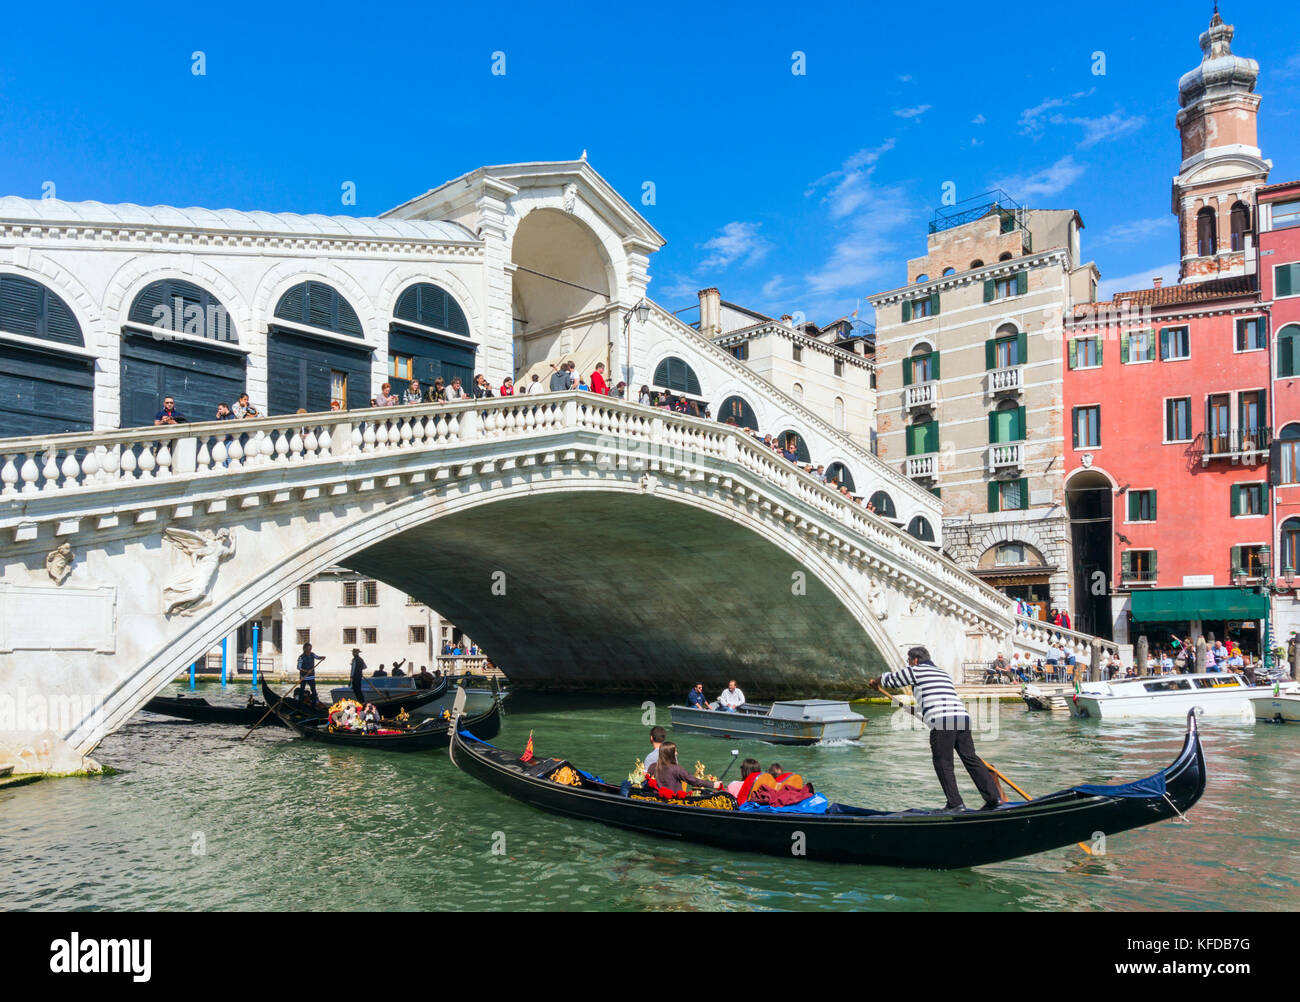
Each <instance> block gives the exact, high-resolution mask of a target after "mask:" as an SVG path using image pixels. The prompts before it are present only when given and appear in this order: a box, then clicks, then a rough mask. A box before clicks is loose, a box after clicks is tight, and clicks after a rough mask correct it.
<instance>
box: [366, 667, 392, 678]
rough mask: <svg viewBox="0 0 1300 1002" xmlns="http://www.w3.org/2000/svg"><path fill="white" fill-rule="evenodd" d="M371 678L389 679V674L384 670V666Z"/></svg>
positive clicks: (377, 669) (376, 670)
mask: <svg viewBox="0 0 1300 1002" xmlns="http://www.w3.org/2000/svg"><path fill="white" fill-rule="evenodd" d="M370 677H371V678H388V672H387V671H385V670H384V666H383V665H380V666H379V667H378V668H376V669H375V673H374V674H373V675H371V676H370Z"/></svg>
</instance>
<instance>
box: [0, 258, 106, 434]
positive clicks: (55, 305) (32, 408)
mask: <svg viewBox="0 0 1300 1002" xmlns="http://www.w3.org/2000/svg"><path fill="white" fill-rule="evenodd" d="M94 384H95V363H94V359H93V358H92V357H91V356H90V353H89V352H87V351H86V350H85V339H84V338H83V337H82V333H81V325H80V324H78V323H77V318H76V317H75V316H73V313H72V310H71V309H69V307H68V304H67V303H65V302H64V301H63V300H62V299H60V298H59V296H58V294H57V293H55V292H54V291H53V290H51V289H49V288H47V287H46V286H44V285H42V284H41V283H40V282H36V281H33V280H32V279H30V278H25V277H24V276H22V275H10V274H0V427H2V428H3V429H4V431H3V433H2V434H3V435H4V436H5V437H19V436H25V435H47V434H48V435H57V434H59V433H61V432H68V431H89V430H90V428H91V426H92V423H93V421H94V405H93V396H94Z"/></svg>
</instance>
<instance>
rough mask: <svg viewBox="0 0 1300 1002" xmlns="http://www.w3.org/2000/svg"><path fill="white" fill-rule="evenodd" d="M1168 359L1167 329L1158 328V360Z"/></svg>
mask: <svg viewBox="0 0 1300 1002" xmlns="http://www.w3.org/2000/svg"><path fill="white" fill-rule="evenodd" d="M1168 357H1169V328H1168V327H1161V328H1160V359H1161V361H1163V360H1165V359H1166V358H1168Z"/></svg>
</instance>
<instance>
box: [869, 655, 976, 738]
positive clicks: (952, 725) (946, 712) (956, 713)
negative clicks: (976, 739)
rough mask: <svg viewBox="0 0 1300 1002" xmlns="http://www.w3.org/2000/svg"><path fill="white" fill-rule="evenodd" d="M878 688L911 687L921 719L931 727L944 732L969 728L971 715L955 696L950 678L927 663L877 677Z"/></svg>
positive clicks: (955, 689) (959, 698) (940, 669)
mask: <svg viewBox="0 0 1300 1002" xmlns="http://www.w3.org/2000/svg"><path fill="white" fill-rule="evenodd" d="M880 684H881V685H882V686H884V687H885V688H886V689H900V688H902V687H903V686H905V685H910V686H911V687H912V692H913V694H914V695H915V696H916V701H917V703H919V704H920V710H921V716H922V718H924V720H925V722H926V723H927V724H929V725H930V726H931V727H935V728H939V729H943V730H960V729H962V728H966V727H970V714H969V713H967V712H966V705H965V704H964V703H963V702H962V701H961V697H960V696H958V695H957V687H956V686H955V685H953V683H952V676H951V675H949V674H948V673H947V672H946V671H944V670H943V669H942V668H938V667H936V666H935V665H934V664H932V663H931V662H929V661H924V662H922V663H921V664H919V665H915V666H909V667H907V668H900V669H899V670H898V671H891V672H886V673H885V674H884V675H881V676H880Z"/></svg>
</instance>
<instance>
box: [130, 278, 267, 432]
mask: <svg viewBox="0 0 1300 1002" xmlns="http://www.w3.org/2000/svg"><path fill="white" fill-rule="evenodd" d="M246 360H247V356H246V353H245V352H244V351H243V350H242V349H241V348H240V347H239V337H238V334H237V333H236V331H235V325H234V323H232V322H231V319H230V315H229V314H228V313H227V311H226V308H225V306H224V305H223V304H222V303H221V301H220V300H218V299H217V297H216V296H214V295H213V294H212V293H211V292H209V291H208V290H207V289H204V288H203V287H202V286H199V285H196V284H194V283H193V282H188V281H186V280H184V279H180V278H164V279H160V280H159V281H157V282H151V283H149V285H147V286H145V287H144V289H143V290H141V291H140V293H139V294H138V295H137V296H136V297H135V299H134V300H133V301H132V303H131V309H130V310H129V311H128V312H127V322H126V325H125V326H124V327H123V328H122V369H121V385H122V392H121V396H120V399H121V405H120V412H121V422H122V427H123V428H135V427H141V426H147V425H151V424H153V419H154V415H155V414H156V413H157V412H158V411H159V410H161V409H162V402H163V399H164V398H166V397H172V398H174V399H175V401H176V410H177V411H179V412H180V413H181V414H182V415H184V416H185V417H186V418H187V419H189V420H190V421H209V420H211V419H212V418H214V417H216V414H217V404H219V403H225V404H229V405H233V404H234V403H235V401H236V400H238V399H239V395H240V394H241V393H243V392H244V379H245V369H246ZM254 406H256V407H259V409H260V404H254Z"/></svg>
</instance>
